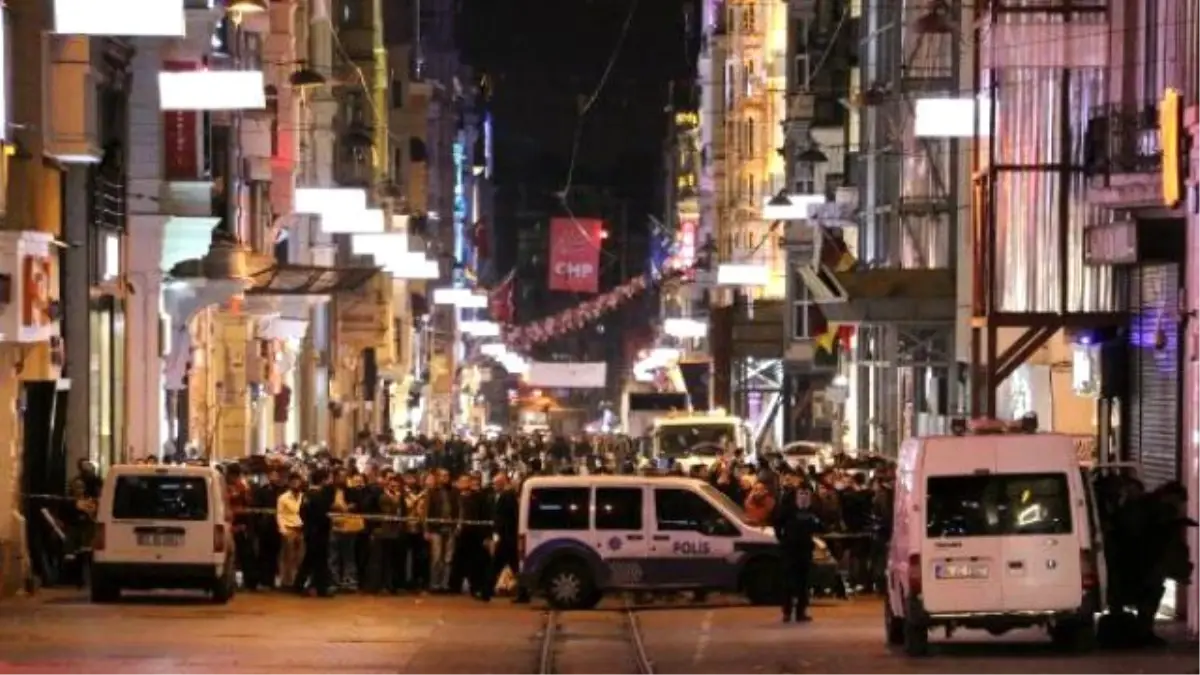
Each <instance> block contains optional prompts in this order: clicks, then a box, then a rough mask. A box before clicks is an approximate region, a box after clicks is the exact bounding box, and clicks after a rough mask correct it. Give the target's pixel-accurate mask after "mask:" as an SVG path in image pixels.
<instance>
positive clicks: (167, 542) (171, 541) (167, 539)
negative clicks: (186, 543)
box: [137, 534, 183, 548]
mask: <svg viewBox="0 0 1200 675" xmlns="http://www.w3.org/2000/svg"><path fill="white" fill-rule="evenodd" d="M137 543H138V546H155V547H160V548H178V547H179V546H182V545H183V535H181V534H139V535H138V536H137Z"/></svg>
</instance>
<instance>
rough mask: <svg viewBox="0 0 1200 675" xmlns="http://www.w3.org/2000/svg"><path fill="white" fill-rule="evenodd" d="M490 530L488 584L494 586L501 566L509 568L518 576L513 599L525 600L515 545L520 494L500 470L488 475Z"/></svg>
mask: <svg viewBox="0 0 1200 675" xmlns="http://www.w3.org/2000/svg"><path fill="white" fill-rule="evenodd" d="M492 490H493V493H492V530H493V532H494V533H495V534H494V536H495V548H494V550H493V554H492V574H491V577H490V581H489V585H490V587H491V588H495V587H496V582H497V581H499V580H500V575H501V574H503V573H504V568H505V567H508V568H509V569H511V570H512V573H513V576H514V577H517V578H518V583H517V593H516V597H515V598H513V602H519V603H525V602H529V591H528V590H527V589H525V588H524V587H522V586H521V585H520V581H519V578H520V575H519V573H520V571H521V553H520V551H519V550H518V547H517V536H518V534H517V533H518V529H519V522H518V519H519V517H520V511H521V498H520V495H518V494H517V490H516V488H515V487H514V486H513V485H512V484H511V483H510V482H509V478H508V475H507V474H505V473H503V472H501V473H498V474H496V476H495V477H494V478H493V479H492Z"/></svg>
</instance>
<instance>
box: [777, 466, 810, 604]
mask: <svg viewBox="0 0 1200 675" xmlns="http://www.w3.org/2000/svg"><path fill="white" fill-rule="evenodd" d="M812 499H813V496H812V491H811V490H810V488H809V487H808V485H807V484H805V483H804V482H803V481H802V480H801V478H800V477H799V476H796V475H794V474H792V475H789V476H788V477H787V486H786V487H785V488H784V491H783V494H782V496H781V497H780V499H779V502H778V503H777V504H776V507H775V518H774V520H775V536H776V537H777V538H778V539H779V548H780V552H781V553H782V556H783V569H782V570H781V572H782V574H783V579H782V580H781V581H782V584H781V586H782V590H783V600H782V603H783V604H782V609H783V621H784V623H788V622H790V621H792V619H793V618H794V619H795V620H796V621H798V622H803V621H811V620H812V618H811V617H809V616H808V594H809V588H808V586H809V584H808V577H809V571H810V570H811V569H812V559H813V549H814V547H815V544H814V543H813V536H815V535H816V534H817V533H818V532H820V530H821V522H820V520H819V519H818V518H817V516H816V514H815V513H813V510H812Z"/></svg>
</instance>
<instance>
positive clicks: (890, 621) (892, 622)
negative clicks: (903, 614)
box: [883, 596, 904, 647]
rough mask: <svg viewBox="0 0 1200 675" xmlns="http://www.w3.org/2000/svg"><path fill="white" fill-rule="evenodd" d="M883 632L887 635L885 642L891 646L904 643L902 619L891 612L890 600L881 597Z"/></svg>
mask: <svg viewBox="0 0 1200 675" xmlns="http://www.w3.org/2000/svg"><path fill="white" fill-rule="evenodd" d="M883 632H884V634H885V635H887V643H888V644H889V645H891V646H893V647H899V646H900V645H902V644H904V619H903V618H899V617H897V616H896V615H895V613H894V612H892V601H891V600H890V599H889V598H887V597H886V596H884V598H883Z"/></svg>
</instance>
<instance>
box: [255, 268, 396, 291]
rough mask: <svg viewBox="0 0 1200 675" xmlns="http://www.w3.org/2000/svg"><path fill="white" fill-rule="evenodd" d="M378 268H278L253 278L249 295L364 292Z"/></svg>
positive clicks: (269, 269) (262, 272)
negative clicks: (363, 289)
mask: <svg viewBox="0 0 1200 675" xmlns="http://www.w3.org/2000/svg"><path fill="white" fill-rule="evenodd" d="M378 271H379V268H378V267H322V266H313V265H275V266H273V267H268V268H267V269H265V270H262V271H261V272H258V273H256V274H254V275H253V277H252V278H251V286H250V288H249V289H247V290H246V295H334V294H336V293H348V292H352V291H356V290H358V289H359V288H362V286H363V285H364V284H366V283H367V281H369V280H370V279H371V277H372V276H374V275H375V273H376V272H378Z"/></svg>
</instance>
